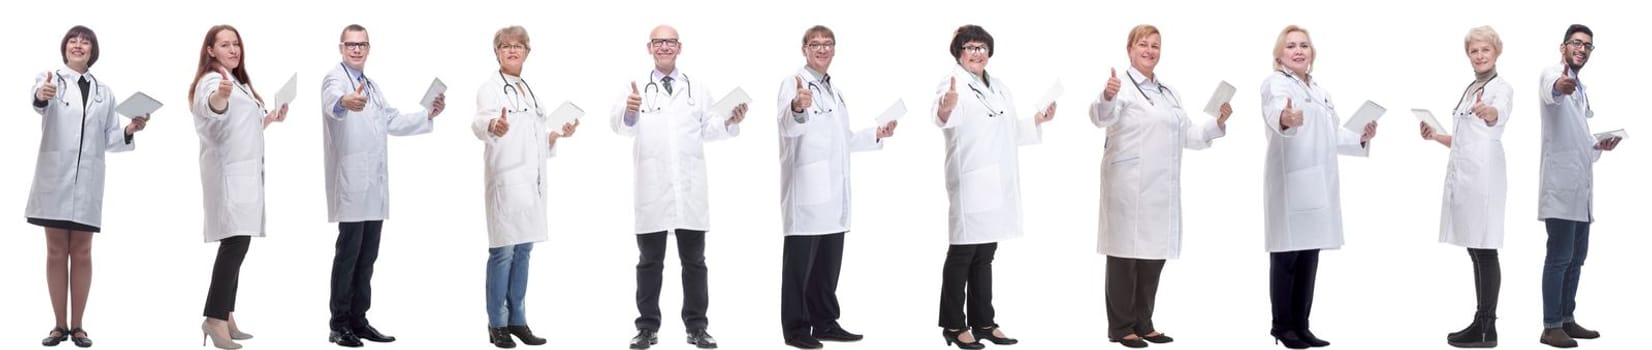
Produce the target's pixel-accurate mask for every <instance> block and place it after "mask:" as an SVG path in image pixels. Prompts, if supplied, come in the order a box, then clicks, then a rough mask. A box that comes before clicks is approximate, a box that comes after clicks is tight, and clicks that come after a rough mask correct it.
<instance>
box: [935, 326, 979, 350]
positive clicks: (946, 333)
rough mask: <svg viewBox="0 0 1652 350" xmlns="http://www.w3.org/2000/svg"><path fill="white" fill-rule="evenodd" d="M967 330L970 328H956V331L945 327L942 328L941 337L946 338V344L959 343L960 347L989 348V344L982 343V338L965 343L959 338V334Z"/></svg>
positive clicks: (972, 349)
mask: <svg viewBox="0 0 1652 350" xmlns="http://www.w3.org/2000/svg"><path fill="white" fill-rule="evenodd" d="M966 331H968V330H967V329H959V330H956V331H950V330H946V329H945V328H942V329H941V337H942V338H946V345H952V344H958V348H959V349H966V350H976V349H986V348H987V344H981V340H980V339H976V340H975V341H973V342H968V343H965V342H963V341H962V340H958V336H959V335H963V334H964V332H966Z"/></svg>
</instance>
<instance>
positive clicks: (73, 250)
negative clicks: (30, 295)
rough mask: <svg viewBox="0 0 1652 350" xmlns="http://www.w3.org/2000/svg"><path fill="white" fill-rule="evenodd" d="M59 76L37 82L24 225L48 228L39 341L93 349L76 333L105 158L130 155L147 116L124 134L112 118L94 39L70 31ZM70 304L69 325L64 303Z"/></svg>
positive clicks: (98, 222) (87, 287) (83, 31)
mask: <svg viewBox="0 0 1652 350" xmlns="http://www.w3.org/2000/svg"><path fill="white" fill-rule="evenodd" d="M57 48H58V54H60V55H62V56H63V64H64V66H63V67H62V68H57V69H53V70H50V71H47V72H46V73H44V74H41V75H40V78H38V79H36V81H35V85H34V86H35V89H34V111H35V113H40V116H41V117H42V118H41V120H40V132H41V134H40V157H39V158H37V160H36V163H35V164H36V165H35V168H34V185H33V188H31V190H30V191H29V205H28V211H27V213H26V215H25V216H26V217H27V218H28V222H29V223H30V224H34V225H37V226H40V227H45V228H46V289H47V290H48V291H50V292H51V299H52V312H53V315H55V316H57V327H55V328H52V331H51V334H50V335H48V336H47V337H46V339H44V340H41V342H40V343H41V344H42V345H45V346H56V345H57V344H58V343H61V342H63V341H64V340H73V341H74V343H75V346H79V347H83V348H84V347H90V346H92V339H91V338H87V337H86V331H85V330H83V329H81V328H80V327H81V325H82V318H83V317H82V316H83V315H85V314H86V297H87V296H88V295H89V294H90V293H91V283H92V233H94V232H101V231H102V229H101V228H100V226H102V225H103V223H102V221H103V187H104V186H103V181H104V162H103V157H104V155H103V153H104V152H124V151H130V150H132V149H133V148H134V145H133V144H132V135H133V134H134V133H137V132H138V131H140V130H143V128H144V125H145V124H146V122H148V121H149V116H148V115H144V116H139V117H137V118H132V122H131V123H130V124H127V125H126V126H125V127H121V126H120V118H119V117H117V116H116V114H115V105H116V104H118V103H119V102H120V101H117V100H115V94H114V93H113V92H110V91H109V86H108V85H104V84H103V81H101V80H98V79H97V77H94V76H92V75H91V74H90V73H88V72H87V70H89V69H91V68H92V64H95V63H97V61H98V53H99V51H98V37H97V34H95V33H93V32H92V30H91V29H88V28H86V27H83V26H75V27H74V28H69V32H68V34H64V35H63V42H62V43H60V44H58V47H57ZM71 298H72V299H73V301H74V302H73V309H72V310H73V313H72V314H73V315H74V319H73V321H74V322H73V323H70V322H69V317H68V316H69V315H70V313H69V310H70V307H69V304H70V303H69V301H70V300H71Z"/></svg>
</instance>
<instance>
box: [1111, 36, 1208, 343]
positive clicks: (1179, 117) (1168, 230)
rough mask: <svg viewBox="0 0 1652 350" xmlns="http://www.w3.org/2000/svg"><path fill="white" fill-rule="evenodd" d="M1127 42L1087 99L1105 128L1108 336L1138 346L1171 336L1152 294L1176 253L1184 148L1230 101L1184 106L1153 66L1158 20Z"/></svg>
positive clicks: (1202, 135)
mask: <svg viewBox="0 0 1652 350" xmlns="http://www.w3.org/2000/svg"><path fill="white" fill-rule="evenodd" d="M1125 50H1126V51H1127V52H1129V54H1130V69H1129V70H1127V71H1125V72H1124V74H1123V78H1120V75H1119V74H1118V72H1117V70H1114V71H1113V73H1112V74H1113V75H1112V77H1111V78H1108V79H1107V88H1106V90H1104V91H1103V92H1102V94H1101V96H1100V97H1098V98H1096V101H1095V102H1093V103H1091V104H1090V122H1092V123H1095V124H1096V127H1098V128H1106V129H1107V143H1106V154H1105V155H1103V156H1102V162H1101V163H1102V175H1101V181H1102V190H1101V193H1102V201H1101V223H1100V230H1099V235H1098V237H1097V240H1096V250H1097V251H1098V252H1099V253H1101V254H1106V255H1107V278H1106V279H1107V282H1106V286H1107V292H1106V293H1107V294H1106V295H1107V339H1108V340H1110V341H1113V342H1117V343H1120V344H1122V345H1124V346H1126V347H1131V348H1141V347H1146V346H1147V342H1149V341H1150V342H1154V343H1169V342H1170V341H1172V339H1171V338H1170V337H1169V336H1166V335H1164V334H1163V333H1160V332H1159V331H1158V330H1157V329H1155V328H1154V327H1153V300H1154V296H1155V295H1156V294H1157V293H1158V290H1159V273H1160V272H1162V271H1164V263H1165V260H1166V259H1175V258H1177V256H1178V255H1180V254H1181V245H1182V232H1181V228H1182V215H1181V210H1182V208H1181V187H1180V183H1181V182H1180V178H1181V159H1182V149H1183V148H1187V149H1195V150H1197V149H1204V148H1208V147H1210V145H1211V141H1213V140H1215V139H1216V138H1218V137H1222V136H1223V135H1226V133H1227V119H1228V116H1231V115H1233V108H1232V107H1231V106H1229V105H1228V104H1226V103H1223V104H1222V107H1221V115H1220V116H1219V117H1217V118H1214V119H1211V118H1204V117H1200V118H1199V120H1194V119H1192V118H1191V117H1189V116H1188V115H1187V112H1186V111H1183V110H1182V96H1181V94H1178V93H1176V90H1175V89H1172V88H1170V87H1169V86H1166V85H1164V84H1163V83H1161V82H1160V81H1159V79H1158V76H1157V75H1154V73H1153V68H1154V67H1156V66H1158V65H1159V29H1158V28H1156V27H1154V26H1151V25H1145V24H1144V25H1139V26H1136V28H1134V29H1131V30H1130V36H1129V40H1128V41H1126V42H1125ZM1125 80H1128V81H1129V82H1130V85H1128V86H1125V85H1123V81H1125ZM1144 339H1145V340H1146V341H1143V340H1144Z"/></svg>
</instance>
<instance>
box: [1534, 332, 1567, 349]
mask: <svg viewBox="0 0 1652 350" xmlns="http://www.w3.org/2000/svg"><path fill="white" fill-rule="evenodd" d="M1537 342H1539V343H1544V344H1549V346H1553V347H1557V348H1575V347H1577V341H1576V340H1572V336H1570V335H1566V331H1565V330H1563V329H1560V328H1549V329H1544V330H1543V336H1540V337H1538V338H1537Z"/></svg>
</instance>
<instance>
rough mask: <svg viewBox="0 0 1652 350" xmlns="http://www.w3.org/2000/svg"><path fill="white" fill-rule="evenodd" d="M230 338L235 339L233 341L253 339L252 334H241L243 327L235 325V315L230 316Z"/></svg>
mask: <svg viewBox="0 0 1652 350" xmlns="http://www.w3.org/2000/svg"><path fill="white" fill-rule="evenodd" d="M229 338H230V339H233V340H247V339H252V334H251V333H243V332H241V327H237V326H236V325H235V314H234V313H231V314H229Z"/></svg>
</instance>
